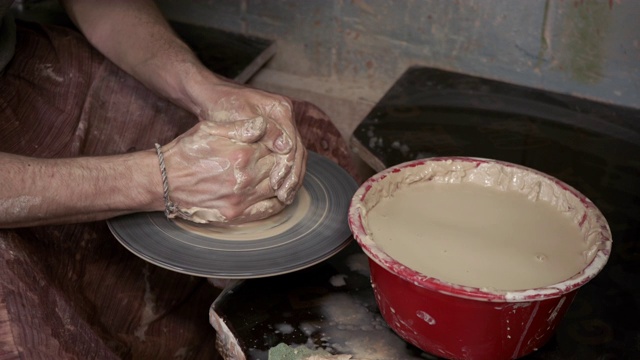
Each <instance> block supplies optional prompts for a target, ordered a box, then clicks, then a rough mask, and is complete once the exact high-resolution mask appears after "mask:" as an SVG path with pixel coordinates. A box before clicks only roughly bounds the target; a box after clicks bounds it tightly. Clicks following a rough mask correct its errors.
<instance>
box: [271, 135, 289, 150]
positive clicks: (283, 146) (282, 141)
mask: <svg viewBox="0 0 640 360" xmlns="http://www.w3.org/2000/svg"><path fill="white" fill-rule="evenodd" d="M273 147H274V148H275V149H276V150H277V151H280V152H282V153H287V152H289V151H291V149H292V148H293V142H292V141H291V139H290V138H289V136H287V135H286V134H282V135H280V136H278V138H277V139H276V141H274V143H273Z"/></svg>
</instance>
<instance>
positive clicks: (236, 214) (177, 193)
mask: <svg viewBox="0 0 640 360" xmlns="http://www.w3.org/2000/svg"><path fill="white" fill-rule="evenodd" d="M264 131H266V125H265V123H264V121H263V120H262V118H256V119H253V120H246V121H238V122H232V123H221V124H219V123H214V122H209V121H203V122H200V123H198V124H197V125H196V126H194V127H193V128H192V129H191V130H189V131H188V132H186V133H185V134H183V135H181V136H179V137H178V138H176V139H175V140H173V141H172V142H171V143H169V144H167V145H165V146H163V147H162V151H163V153H164V161H165V165H166V170H167V176H168V180H169V194H170V197H171V200H172V201H173V202H174V203H175V205H176V206H177V207H178V210H177V211H176V212H173V213H172V214H171V215H170V217H182V218H185V219H187V220H191V221H194V222H199V223H218V224H234V223H241V222H248V221H253V220H259V219H263V218H266V217H268V216H270V215H272V214H275V213H277V212H279V211H280V210H282V209H283V208H284V206H285V204H284V203H282V202H281V201H280V200H278V198H277V197H276V195H275V190H274V189H273V187H272V186H271V184H270V182H269V174H270V173H271V169H273V167H274V165H275V163H276V158H275V156H274V154H273V153H272V151H271V150H269V149H268V148H267V147H266V146H264V145H263V144H261V143H260V142H254V143H251V144H245V143H240V142H238V141H236V140H232V139H230V138H229V137H232V138H241V139H243V140H245V141H247V142H252V141H255V140H256V138H259V137H260V136H261V134H263V133H264Z"/></svg>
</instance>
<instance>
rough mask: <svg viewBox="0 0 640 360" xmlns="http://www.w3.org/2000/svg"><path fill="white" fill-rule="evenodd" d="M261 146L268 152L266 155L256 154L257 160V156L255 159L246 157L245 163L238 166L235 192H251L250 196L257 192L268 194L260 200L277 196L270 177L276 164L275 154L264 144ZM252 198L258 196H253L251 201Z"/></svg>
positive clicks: (235, 175) (235, 174) (235, 173)
mask: <svg viewBox="0 0 640 360" xmlns="http://www.w3.org/2000/svg"><path fill="white" fill-rule="evenodd" d="M260 147H261V148H262V149H264V150H263V151H265V152H267V153H266V154H264V155H259V154H256V156H258V158H257V160H255V158H254V160H250V159H248V158H244V159H243V160H244V164H242V165H240V166H238V167H237V168H236V169H237V170H236V171H235V172H234V177H235V180H236V185H235V187H234V192H235V193H236V194H245V195H246V194H249V196H252V195H253V194H256V193H260V194H266V195H263V196H262V198H260V199H258V200H262V199H263V198H265V197H272V196H275V189H273V188H272V187H271V186H270V178H269V175H270V173H271V169H272V168H273V167H274V164H275V155H274V154H272V153H270V152H269V150H267V149H266V148H264V147H263V146H260ZM254 161H255V162H254ZM261 184H263V185H261ZM251 200H256V198H255V197H253V198H251V199H250V200H249V201H251Z"/></svg>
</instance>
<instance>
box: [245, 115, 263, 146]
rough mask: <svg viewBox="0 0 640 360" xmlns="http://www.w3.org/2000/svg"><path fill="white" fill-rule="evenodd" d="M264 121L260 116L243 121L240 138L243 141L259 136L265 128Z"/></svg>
mask: <svg viewBox="0 0 640 360" xmlns="http://www.w3.org/2000/svg"><path fill="white" fill-rule="evenodd" d="M265 126H266V124H265V122H264V119H263V118H262V116H258V117H257V118H253V119H251V120H248V121H245V122H244V124H243V126H242V128H240V134H239V135H240V138H241V139H242V140H243V141H252V140H255V139H256V138H258V137H260V136H261V135H262V133H263V132H264V129H265Z"/></svg>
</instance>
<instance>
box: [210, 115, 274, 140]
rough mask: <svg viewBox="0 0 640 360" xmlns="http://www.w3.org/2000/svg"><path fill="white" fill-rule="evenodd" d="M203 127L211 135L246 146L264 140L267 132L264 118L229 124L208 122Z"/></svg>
mask: <svg viewBox="0 0 640 360" xmlns="http://www.w3.org/2000/svg"><path fill="white" fill-rule="evenodd" d="M203 126H204V127H205V129H206V131H207V132H208V133H209V134H210V135H214V136H220V137H225V138H228V139H232V140H236V141H239V142H242V143H246V144H251V143H254V142H256V141H258V140H260V139H262V138H263V137H264V135H265V134H266V132H267V121H266V120H265V119H264V118H263V117H262V116H258V117H255V118H253V119H245V120H236V121H229V122H218V121H207V122H205V123H204V124H203Z"/></svg>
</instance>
